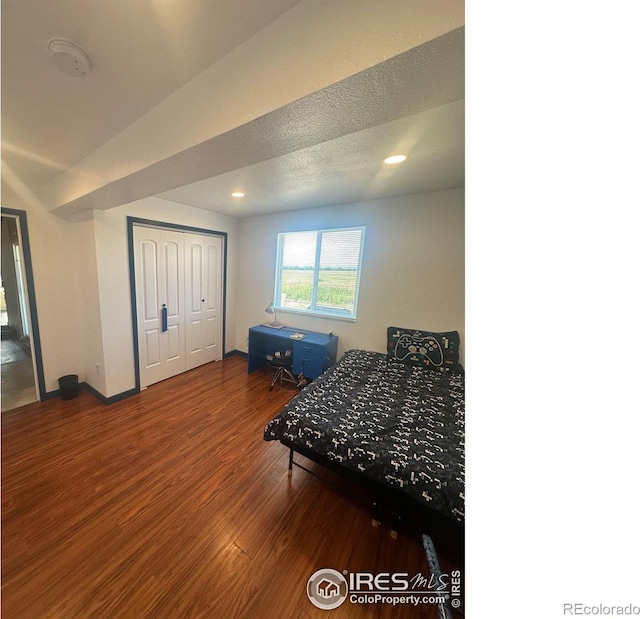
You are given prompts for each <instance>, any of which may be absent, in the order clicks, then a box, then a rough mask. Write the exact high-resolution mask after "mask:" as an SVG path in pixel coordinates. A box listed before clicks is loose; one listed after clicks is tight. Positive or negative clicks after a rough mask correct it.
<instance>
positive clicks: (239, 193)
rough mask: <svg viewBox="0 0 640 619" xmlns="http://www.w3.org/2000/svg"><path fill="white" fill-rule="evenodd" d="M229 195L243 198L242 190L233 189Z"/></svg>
mask: <svg viewBox="0 0 640 619" xmlns="http://www.w3.org/2000/svg"><path fill="white" fill-rule="evenodd" d="M231 195H232V196H233V197H234V198H244V193H243V192H242V191H234V192H233V193H232V194H231Z"/></svg>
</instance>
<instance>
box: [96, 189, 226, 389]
mask: <svg viewBox="0 0 640 619" xmlns="http://www.w3.org/2000/svg"><path fill="white" fill-rule="evenodd" d="M127 216H131V217H140V218H144V219H151V220H154V221H161V222H164V223H170V224H178V225H182V226H192V227H196V228H204V229H208V230H215V231H217V232H226V233H227V235H228V236H227V243H228V247H227V296H226V308H227V313H226V329H225V338H226V341H225V351H230V350H234V349H235V347H236V343H235V333H236V324H235V312H234V309H235V296H236V286H235V282H236V278H237V276H236V265H235V262H236V253H237V249H236V243H237V241H236V236H237V232H236V229H237V220H236V219H234V218H233V217H228V216H226V215H221V214H219V213H213V212H211V211H206V210H203V209H199V208H193V207H190V206H185V205H182V204H176V203H175V202H168V201H166V200H160V199H158V198H145V199H144V200H139V201H137V202H133V203H131V204H127V205H125V206H121V207H118V208H114V209H110V210H108V211H94V219H95V243H96V255H97V273H98V282H99V283H98V285H99V294H100V312H101V321H102V340H103V343H104V361H103V363H104V374H105V376H106V386H105V391H101V393H102V394H103V395H104V396H106V397H112V396H115V395H118V394H120V393H123V392H125V391H128V390H130V389H133V388H134V387H135V366H134V357H133V324H132V316H131V288H130V283H129V249H128V245H127ZM97 362H98V360H95V361H92V362H91V363H90V364H89V367H88V368H87V381H88V382H90V383H91V384H93V383H92V382H91V381H93V380H94V379H95V378H96V376H95V363H97ZM92 373H93V374H94V375H93V376H92Z"/></svg>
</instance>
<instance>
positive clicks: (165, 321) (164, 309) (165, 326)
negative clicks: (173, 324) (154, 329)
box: [162, 303, 167, 333]
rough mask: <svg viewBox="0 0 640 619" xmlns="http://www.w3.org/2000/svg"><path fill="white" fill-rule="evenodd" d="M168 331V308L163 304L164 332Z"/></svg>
mask: <svg viewBox="0 0 640 619" xmlns="http://www.w3.org/2000/svg"><path fill="white" fill-rule="evenodd" d="M166 330H167V306H166V305H165V304H164V303H163V304H162V332H163V333H164V332H165V331H166Z"/></svg>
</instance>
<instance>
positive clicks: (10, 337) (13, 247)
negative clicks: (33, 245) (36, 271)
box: [0, 209, 40, 411]
mask: <svg viewBox="0 0 640 619" xmlns="http://www.w3.org/2000/svg"><path fill="white" fill-rule="evenodd" d="M8 213H15V214H8ZM1 241H2V245H1V247H2V269H1V274H0V322H1V328H2V340H1V352H2V357H1V375H2V402H1V410H3V411H6V410H11V409H14V408H18V407H19V406H23V405H25V404H29V403H31V402H36V401H38V400H39V399H40V383H39V381H38V380H37V377H38V376H39V374H38V365H39V354H38V351H39V346H38V343H37V341H36V340H37V327H36V333H35V334H34V316H33V311H34V308H35V297H34V296H33V293H32V290H30V287H31V288H32V285H33V278H32V276H31V256H30V253H29V248H28V235H27V232H26V215H25V213H24V212H22V211H9V210H5V209H3V211H2V239H1Z"/></svg>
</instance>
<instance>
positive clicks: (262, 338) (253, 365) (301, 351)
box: [248, 325, 338, 379]
mask: <svg viewBox="0 0 640 619" xmlns="http://www.w3.org/2000/svg"><path fill="white" fill-rule="evenodd" d="M294 333H304V339H302V340H292V339H291V337H290V336H291V335H293V334H294ZM287 349H289V350H291V351H292V352H293V373H294V374H295V375H296V376H297V375H298V374H301V373H302V374H303V375H304V376H306V377H307V378H311V379H313V378H318V376H320V374H322V373H323V372H324V371H325V370H326V369H328V368H329V367H331V366H332V365H333V364H334V363H335V362H336V355H337V354H338V336H337V335H328V334H326V333H316V332H315V331H303V330H302V329H288V328H286V327H285V328H282V329H274V328H273V327H267V326H265V325H259V326H257V327H251V328H250V329H249V368H248V372H249V373H251V372H253V371H254V370H257V369H258V368H260V367H262V366H264V365H266V363H267V355H273V354H274V353H275V352H277V351H280V352H284V351H286V350H287Z"/></svg>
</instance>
